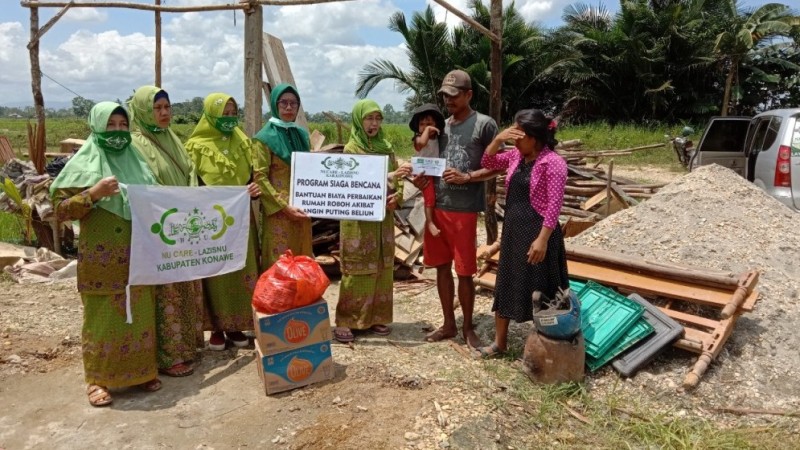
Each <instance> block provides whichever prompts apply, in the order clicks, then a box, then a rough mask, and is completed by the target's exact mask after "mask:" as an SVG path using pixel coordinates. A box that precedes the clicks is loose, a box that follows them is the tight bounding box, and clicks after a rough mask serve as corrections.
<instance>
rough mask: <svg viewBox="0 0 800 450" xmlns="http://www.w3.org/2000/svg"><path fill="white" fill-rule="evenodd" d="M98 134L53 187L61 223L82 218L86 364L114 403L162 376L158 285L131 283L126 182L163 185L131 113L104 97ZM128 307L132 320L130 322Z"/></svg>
mask: <svg viewBox="0 0 800 450" xmlns="http://www.w3.org/2000/svg"><path fill="white" fill-rule="evenodd" d="M89 128H90V129H91V131H92V134H91V135H90V136H89V137H88V138H87V139H86V143H85V144H84V145H83V147H81V149H80V151H79V152H78V153H77V154H75V156H73V157H72V158H70V160H69V162H68V163H67V164H66V166H64V169H63V170H62V171H61V173H60V174H59V175H58V177H57V178H56V179H55V180H54V181H53V184H52V185H50V192H51V194H52V195H53V199H54V203H55V205H56V213H57V215H58V220H59V221H66V220H80V224H81V238H80V240H79V241H78V291H79V292H80V293H81V300H82V302H83V329H82V332H81V341H82V347H83V348H82V350H83V369H84V374H85V375H84V376H85V378H86V382H87V383H88V387H87V391H86V392H87V394H88V396H89V403H90V404H91V405H92V406H106V405H109V404H111V394H110V393H109V391H108V390H109V389H112V388H121V387H126V386H136V385H138V386H139V387H141V389H143V390H145V391H148V392H153V391H157V390H159V389H160V388H161V381H159V379H158V378H157V377H156V375H157V364H156V346H155V345H156V343H155V334H156V333H155V331H156V324H155V297H154V293H153V288H152V286H131V287H130V297H129V298H128V297H127V296H126V294H125V287H126V286H127V284H128V263H129V258H128V257H129V255H130V247H131V211H130V206H129V204H128V198H127V191H126V189H125V186H126V185H127V184H148V185H152V184H156V180H155V177H154V176H153V174H152V173H151V172H150V169H149V168H148V167H147V164H145V163H144V161H142V160H141V159H140V158H139V156H138V154H137V153H136V152H135V151H134V150H133V148H132V146H131V145H130V144H131V135H130V132H129V131H128V115H127V113H126V112H125V110H124V109H122V107H121V106H120V105H118V104H117V103H112V102H100V103H98V104H96V105H95V106H94V107H93V108H92V110H91V112H90V113H89ZM126 305H129V307H130V319H131V320H130V322H131V323H126V321H127V319H128V317H127V314H126V309H127V308H126Z"/></svg>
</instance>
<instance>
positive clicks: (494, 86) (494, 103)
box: [484, 0, 503, 244]
mask: <svg viewBox="0 0 800 450" xmlns="http://www.w3.org/2000/svg"><path fill="white" fill-rule="evenodd" d="M489 12H490V14H491V16H490V17H491V18H490V22H489V27H490V29H491V32H492V34H494V35H495V36H497V40H491V42H490V45H491V47H490V49H491V54H490V61H489V65H490V70H491V85H490V89H489V115H490V116H492V119H494V121H495V122H497V125H498V126H499V125H500V119H501V116H502V114H501V112H502V107H503V102H502V98H501V96H500V92H501V90H502V88H503V48H502V42H503V41H502V39H503V0H492V3H491V6H490V10H489ZM496 203H497V178H492V179H491V180H488V181H487V182H486V214H485V216H484V224H485V225H486V243H487V244H492V243H494V242H495V241H496V240H497V213H496V212H495V204H496Z"/></svg>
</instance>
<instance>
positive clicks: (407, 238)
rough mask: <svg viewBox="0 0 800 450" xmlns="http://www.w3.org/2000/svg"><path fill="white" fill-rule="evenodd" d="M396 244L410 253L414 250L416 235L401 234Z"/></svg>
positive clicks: (396, 239)
mask: <svg viewBox="0 0 800 450" xmlns="http://www.w3.org/2000/svg"><path fill="white" fill-rule="evenodd" d="M394 244H395V245H396V246H398V247H400V248H402V249H403V250H405V251H407V252H409V253H410V252H411V251H412V250H413V249H414V235H413V234H411V233H408V234H406V233H401V234H400V236H396V237H395V238H394Z"/></svg>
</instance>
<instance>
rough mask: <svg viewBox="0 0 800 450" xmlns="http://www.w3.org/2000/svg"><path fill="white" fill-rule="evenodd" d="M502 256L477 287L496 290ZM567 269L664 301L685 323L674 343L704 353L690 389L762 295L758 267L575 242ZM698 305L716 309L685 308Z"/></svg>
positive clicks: (482, 275) (496, 256)
mask: <svg viewBox="0 0 800 450" xmlns="http://www.w3.org/2000/svg"><path fill="white" fill-rule="evenodd" d="M487 251H488V247H487V246H482V247H480V248H479V249H478V255H481V254H482V253H486V252H487ZM499 260H500V254H499V253H497V254H494V255H492V256H490V257H487V258H485V259H484V261H486V263H487V264H488V265H489V266H490V267H489V268H488V270H483V268H482V270H481V273H480V274H479V275H478V276H477V277H476V278H475V280H474V281H475V284H476V285H478V286H481V287H484V288H487V289H494V286H495V282H496V278H497V275H496V274H497V265H498V262H499ZM567 270H568V272H569V275H570V277H571V278H575V279H579V280H592V281H594V282H596V283H599V284H601V285H604V286H608V287H613V288H617V289H619V290H620V291H624V292H636V293H638V294H640V295H643V296H649V297H652V298H658V299H663V300H666V303H665V304H664V305H663V306H660V307H659V309H661V310H662V311H663V312H664V313H665V314H667V315H668V316H669V317H671V318H673V319H675V320H676V321H678V322H680V323H681V324H682V325H683V326H684V334H683V336H681V337H680V338H679V339H678V340H677V341H675V343H674V344H673V345H674V346H675V347H678V348H681V349H684V350H688V351H690V352H693V353H698V354H699V355H700V356H699V357H698V359H697V361H696V362H695V364H694V366H693V367H692V370H691V371H690V372H689V373H688V374H687V375H686V378H685V379H684V382H683V387H684V388H687V389H690V388H694V387H696V386H697V384H698V383H699V382H700V378H702V376H703V374H704V373H705V372H706V370H707V369H708V366H709V364H711V362H712V361H713V360H714V359H715V358H716V357H717V355H719V353H720V352H721V351H722V348H723V347H724V345H725V342H726V341H727V340H728V338H729V337H730V335H731V333H732V332H733V327H734V325H735V324H736V320H737V319H738V318H739V316H740V315H741V314H744V313H746V312H750V311H752V310H753V307H754V306H755V303H756V301H757V300H758V296H759V293H758V291H756V290H755V287H756V285H757V284H758V272H757V271H749V272H744V273H741V274H735V273H731V272H722V271H712V270H708V269H705V268H699V267H691V266H685V265H678V264H672V263H662V262H657V261H651V260H647V259H644V258H639V257H636V256H633V255H623V254H618V253H612V252H608V251H605V250H600V249H595V248H590V247H582V246H576V245H567ZM687 304H688V305H694V308H687V307H686V306H687ZM697 306H702V307H704V308H703V309H705V310H706V311H713V312H714V313H704V315H699V314H700V312H698V313H696V314H694V313H691V312H687V311H700V310H701V309H700V308H697ZM709 315H710V316H712V317H707V316H709Z"/></svg>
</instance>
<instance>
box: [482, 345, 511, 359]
mask: <svg viewBox="0 0 800 450" xmlns="http://www.w3.org/2000/svg"><path fill="white" fill-rule="evenodd" d="M504 353H505V351H503V350H500V347H498V346H497V343H495V342H492V344H491V345H488V346H486V347H480V348H478V349H476V352H475V357H476V358H481V359H492V358H498V357H500V356H503V354H504Z"/></svg>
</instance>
